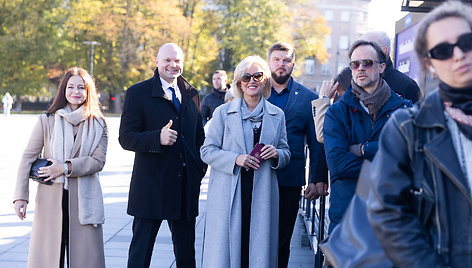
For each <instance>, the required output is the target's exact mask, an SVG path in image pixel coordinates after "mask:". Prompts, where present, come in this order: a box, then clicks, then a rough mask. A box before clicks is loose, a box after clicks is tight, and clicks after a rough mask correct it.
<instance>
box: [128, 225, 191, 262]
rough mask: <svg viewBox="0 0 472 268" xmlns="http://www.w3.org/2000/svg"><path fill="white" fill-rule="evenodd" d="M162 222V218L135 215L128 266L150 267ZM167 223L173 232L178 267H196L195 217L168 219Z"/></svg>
mask: <svg viewBox="0 0 472 268" xmlns="http://www.w3.org/2000/svg"><path fill="white" fill-rule="evenodd" d="M161 223H162V220H155V219H143V218H138V217H134V220H133V238H132V240H131V245H130V247H129V255H128V268H143V267H149V265H150V263H151V256H152V250H153V248H154V242H155V240H156V235H157V232H158V231H159V228H160V226H161ZM167 223H168V225H169V228H170V231H171V232H172V243H173V244H174V255H175V260H176V264H177V267H178V268H195V219H193V220H167Z"/></svg>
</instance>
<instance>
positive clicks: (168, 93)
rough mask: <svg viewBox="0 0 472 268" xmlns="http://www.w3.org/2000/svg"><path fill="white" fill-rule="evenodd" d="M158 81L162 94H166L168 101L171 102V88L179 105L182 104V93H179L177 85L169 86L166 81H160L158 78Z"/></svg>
mask: <svg viewBox="0 0 472 268" xmlns="http://www.w3.org/2000/svg"><path fill="white" fill-rule="evenodd" d="M159 79H161V84H162V89H163V90H164V93H166V95H167V97H168V98H169V100H171V101H172V90H170V89H169V87H173V88H174V90H175V95H176V96H177V99H179V101H180V103H182V93H180V89H179V87H178V86H177V83H175V84H174V85H172V84H169V83H168V82H167V81H166V80H164V79H162V78H161V77H159Z"/></svg>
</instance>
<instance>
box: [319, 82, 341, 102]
mask: <svg viewBox="0 0 472 268" xmlns="http://www.w3.org/2000/svg"><path fill="white" fill-rule="evenodd" d="M338 86H339V83H338V82H337V81H336V82H335V81H334V79H331V80H324V81H323V84H322V85H321V88H320V91H319V93H320V94H319V95H320V97H328V98H329V99H331V98H332V97H333V95H334V93H335V92H336V89H337V88H338Z"/></svg>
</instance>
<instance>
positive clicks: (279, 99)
mask: <svg viewBox="0 0 472 268" xmlns="http://www.w3.org/2000/svg"><path fill="white" fill-rule="evenodd" d="M292 81H293V78H290V81H289V82H288V84H287V87H286V88H284V89H283V90H282V91H280V93H277V91H275V89H274V88H273V87H272V88H271V93H270V97H269V99H268V101H269V102H270V103H272V104H274V105H275V106H277V107H279V108H280V109H282V110H285V106H286V105H287V101H288V96H289V95H290V90H291V88H292Z"/></svg>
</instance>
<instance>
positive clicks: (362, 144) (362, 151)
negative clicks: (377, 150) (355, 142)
mask: <svg viewBox="0 0 472 268" xmlns="http://www.w3.org/2000/svg"><path fill="white" fill-rule="evenodd" d="M361 154H362V156H364V143H361Z"/></svg>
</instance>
